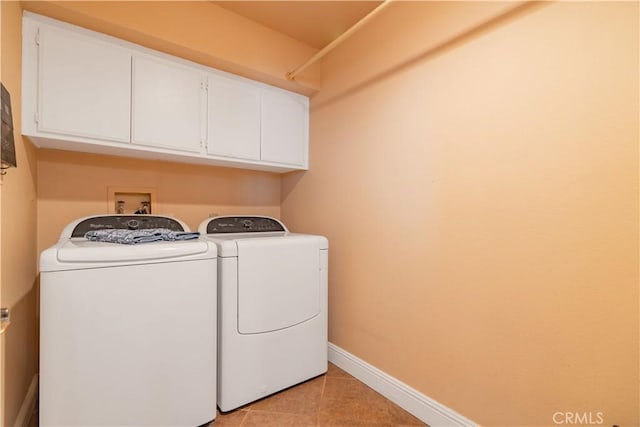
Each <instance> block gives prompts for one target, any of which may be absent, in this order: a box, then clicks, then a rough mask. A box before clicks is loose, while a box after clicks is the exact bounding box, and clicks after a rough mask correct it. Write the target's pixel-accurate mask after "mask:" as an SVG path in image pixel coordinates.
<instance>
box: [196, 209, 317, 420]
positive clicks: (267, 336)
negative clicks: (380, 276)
mask: <svg viewBox="0 0 640 427" xmlns="http://www.w3.org/2000/svg"><path fill="white" fill-rule="evenodd" d="M198 230H199V231H200V233H201V234H203V235H204V234H207V235H208V237H209V239H210V240H211V241H212V242H215V243H216V244H217V246H218V407H219V408H220V410H221V411H230V410H232V409H235V408H238V407H240V406H242V405H245V404H247V403H249V402H253V401H255V400H258V399H260V398H262V397H265V396H267V395H269V394H272V393H275V392H277V391H280V390H282V389H285V388H287V387H290V386H292V385H295V384H298V383H300V382H302V381H305V380H308V379H310V378H313V377H315V376H318V375H321V374H323V373H324V372H326V371H327V265H328V241H327V239H326V238H325V237H322V236H314V235H304V234H295V233H289V232H288V230H287V229H286V227H285V226H284V225H283V224H282V223H281V222H280V221H278V220H276V219H273V218H269V217H250V216H230V217H215V218H210V219H208V220H206V221H204V222H202V223H201V224H200V227H199V229H198Z"/></svg>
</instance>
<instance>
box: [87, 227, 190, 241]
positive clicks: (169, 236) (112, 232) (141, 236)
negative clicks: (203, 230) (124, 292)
mask: <svg viewBox="0 0 640 427" xmlns="http://www.w3.org/2000/svg"><path fill="white" fill-rule="evenodd" d="M198 236H200V233H198V232H193V233H190V232H184V231H172V230H169V229H168V228H149V229H146V230H123V229H112V228H110V229H104V230H91V231H87V232H86V233H85V235H84V237H85V239H88V240H93V241H94V242H108V243H121V244H123V245H136V244H138V243H151V242H158V241H162V240H165V241H176V240H192V239H197V238H198Z"/></svg>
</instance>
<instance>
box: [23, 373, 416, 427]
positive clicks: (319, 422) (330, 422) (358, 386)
mask: <svg viewBox="0 0 640 427" xmlns="http://www.w3.org/2000/svg"><path fill="white" fill-rule="evenodd" d="M424 425H426V424H424V423H423V422H421V421H420V420H418V419H417V418H415V417H414V416H412V415H411V414H409V413H408V412H406V411H404V410H403V409H402V408H400V407H399V406H397V405H396V404H394V403H393V402H391V401H389V400H387V399H385V398H384V397H383V396H382V395H380V394H378V393H377V392H375V391H374V390H373V389H371V388H369V387H367V386H366V385H364V384H363V383H361V382H360V381H358V380H357V379H355V378H354V377H352V376H351V375H349V374H347V373H346V372H345V371H343V370H342V369H340V368H338V367H336V366H335V365H333V364H331V363H329V370H328V372H327V373H326V374H325V375H322V376H320V377H317V378H314V379H312V380H309V381H307V382H305V383H302V384H299V385H297V386H295V387H291V388H289V389H287V390H284V391H281V392H280V393H276V394H274V395H271V396H269V397H265V398H264V399H262V400H259V401H257V402H253V403H251V404H249V405H247V406H243V407H242V408H239V409H236V410H235V411H231V412H227V413H224V414H221V413H218V415H217V418H216V420H215V421H214V422H213V423H211V424H209V425H208V427H253V426H259V427H307V426H308V427H316V426H323V427H324V426H333V427H351V426H366V427H383V426H384V427H400V426H424ZM37 426H38V409H37V407H36V410H35V411H34V413H33V414H32V416H31V419H30V422H29V427H37Z"/></svg>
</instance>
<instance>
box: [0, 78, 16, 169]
mask: <svg viewBox="0 0 640 427" xmlns="http://www.w3.org/2000/svg"><path fill="white" fill-rule="evenodd" d="M0 86H1V90H2V93H1V97H0V98H1V99H2V106H1V107H2V132H1V136H2V147H1V148H0V154H2V156H1V157H2V166H1V167H0V169H2V172H0V173H2V174H3V175H4V174H5V173H6V172H5V169H8V168H10V167H12V166H13V167H16V166H17V163H16V146H15V143H14V141H13V117H12V115H11V97H10V96H9V91H8V90H7V89H6V88H5V87H4V85H3V84H2V83H0Z"/></svg>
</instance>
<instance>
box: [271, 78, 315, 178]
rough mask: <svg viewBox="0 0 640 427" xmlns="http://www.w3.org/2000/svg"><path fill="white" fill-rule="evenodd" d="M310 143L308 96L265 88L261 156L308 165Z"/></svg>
mask: <svg viewBox="0 0 640 427" xmlns="http://www.w3.org/2000/svg"><path fill="white" fill-rule="evenodd" d="M307 145H308V99H307V98H305V97H303V96H301V95H297V94H294V93H290V92H285V91H280V90H276V89H263V91H262V146H261V152H262V155H261V159H262V160H265V161H269V162H275V163H285V164H288V165H295V166H302V167H306V164H307Z"/></svg>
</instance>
